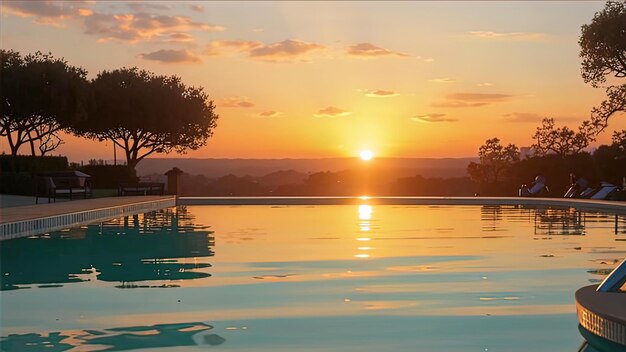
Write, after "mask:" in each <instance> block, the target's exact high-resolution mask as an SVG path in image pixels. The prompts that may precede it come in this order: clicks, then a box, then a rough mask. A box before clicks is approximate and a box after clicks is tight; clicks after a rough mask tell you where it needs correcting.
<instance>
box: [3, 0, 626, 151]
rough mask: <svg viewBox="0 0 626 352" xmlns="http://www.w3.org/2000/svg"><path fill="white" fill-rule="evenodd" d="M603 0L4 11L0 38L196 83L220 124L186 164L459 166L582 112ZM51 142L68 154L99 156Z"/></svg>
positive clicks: (73, 6) (91, 146)
mask: <svg viewBox="0 0 626 352" xmlns="http://www.w3.org/2000/svg"><path fill="white" fill-rule="evenodd" d="M603 5H604V4H603V3H602V2H579V1H577V2H497V3H494V2H384V3H382V2H370V1H368V2H261V3H255V2H167V1H157V2H148V1H144V2H104V1H102V2H94V1H73V2H52V1H41V2H37V1H27V2H19V1H3V3H2V15H1V20H2V24H1V25H0V29H1V31H0V43H1V46H2V48H3V49H14V50H18V51H20V52H22V53H28V52H33V51H36V50H41V51H50V52H52V53H53V54H54V55H56V56H63V57H65V58H66V59H67V60H68V61H69V62H70V63H71V64H74V65H79V66H82V67H84V68H86V69H87V70H88V71H89V73H90V77H93V76H95V74H96V73H97V72H98V71H100V70H103V69H113V68H118V67H121V66H139V67H142V68H146V69H148V70H151V71H154V72H157V73H162V74H176V75H179V76H181V77H182V78H183V80H184V81H185V82H186V83H188V84H191V85H200V86H203V87H205V89H206V91H207V92H208V93H209V94H210V96H211V97H212V99H213V100H214V101H215V102H216V105H217V112H218V113H219V115H220V119H219V121H218V127H217V129H216V130H215V136H214V137H213V138H212V139H211V140H210V141H209V143H208V145H207V146H206V147H204V148H202V149H200V150H197V151H192V152H190V153H188V154H187V156H190V157H198V158H202V157H209V158H210V157H245V158H264V157H335V156H356V155H358V153H359V151H360V150H362V149H371V150H373V151H374V153H375V154H376V155H377V156H391V157H460V156H474V155H476V153H477V149H478V147H479V146H480V145H481V144H482V143H483V142H484V140H486V139H487V138H491V137H496V136H497V137H499V138H501V139H502V140H503V141H504V142H505V143H515V144H517V145H518V146H527V145H529V144H530V143H531V142H532V141H531V135H532V133H533V131H534V129H535V128H536V127H537V126H538V125H539V122H540V121H541V118H542V117H548V116H549V117H555V118H556V120H557V123H559V124H567V125H568V126H570V127H573V128H575V127H576V126H577V125H578V124H579V123H580V121H582V120H583V119H585V118H588V116H589V111H590V109H591V108H592V107H593V106H594V105H597V104H599V103H600V102H601V101H602V99H603V90H601V89H594V88H591V87H590V86H588V85H586V84H584V82H583V80H582V78H581V77H580V60H579V58H578V44H577V41H578V36H579V33H580V26H581V25H582V24H585V23H588V22H589V21H590V20H591V18H592V16H593V14H594V13H595V12H596V11H598V10H600V9H601V8H602V7H603ZM624 128H626V118H625V117H624V116H619V117H614V118H613V120H612V121H611V124H610V126H609V132H610V131H613V130H617V129H624ZM64 139H65V142H66V143H65V144H64V145H63V146H62V147H61V148H60V149H59V153H62V154H64V155H68V156H69V157H70V159H71V160H81V159H82V160H87V159H90V158H103V159H112V158H113V146H112V144H111V143H110V142H109V143H101V142H93V141H86V140H84V139H80V138H76V137H71V136H67V137H66V138H64ZM609 140H610V133H605V134H604V135H603V136H601V138H600V142H604V143H606V142H607V141H609ZM2 143H3V144H2V145H1V147H2V150H6V148H7V146H6V143H5V142H4V141H2ZM23 152H25V150H24V151H23ZM157 156H158V155H157ZM170 156H172V157H173V156H176V155H175V154H171V155H170Z"/></svg>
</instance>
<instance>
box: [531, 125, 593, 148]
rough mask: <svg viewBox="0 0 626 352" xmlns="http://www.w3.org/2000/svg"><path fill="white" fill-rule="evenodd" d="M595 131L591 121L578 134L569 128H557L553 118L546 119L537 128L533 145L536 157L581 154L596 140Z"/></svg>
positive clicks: (581, 126)
mask: <svg viewBox="0 0 626 352" xmlns="http://www.w3.org/2000/svg"><path fill="white" fill-rule="evenodd" d="M594 133H595V130H594V128H593V127H592V126H591V124H590V122H589V121H584V122H583V123H582V124H581V125H580V126H579V127H578V132H576V131H574V130H571V129H570V128H568V127H567V126H563V127H560V128H556V127H555V125H554V119H553V118H545V119H543V121H542V122H541V126H539V127H537V130H536V131H535V134H534V135H533V139H534V140H535V142H534V144H533V145H532V147H533V149H534V152H535V154H536V155H540V156H541V155H546V154H556V155H559V156H561V157H565V156H566V155H573V154H577V153H580V152H581V151H583V150H584V149H585V148H587V147H588V146H589V143H591V142H593V141H594V140H595V137H594Z"/></svg>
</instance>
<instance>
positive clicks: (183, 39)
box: [163, 33, 194, 43]
mask: <svg viewBox="0 0 626 352" xmlns="http://www.w3.org/2000/svg"><path fill="white" fill-rule="evenodd" d="M163 41H164V42H167V43H190V42H193V41H194V38H193V36H192V35H191V34H187V33H170V34H169V36H168V37H167V39H164V40H163Z"/></svg>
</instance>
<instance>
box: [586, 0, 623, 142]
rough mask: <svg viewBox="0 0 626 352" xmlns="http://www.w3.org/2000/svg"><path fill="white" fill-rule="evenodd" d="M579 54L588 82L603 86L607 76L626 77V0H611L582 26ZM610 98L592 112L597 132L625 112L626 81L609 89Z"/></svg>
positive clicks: (592, 122) (607, 90)
mask: <svg viewBox="0 0 626 352" xmlns="http://www.w3.org/2000/svg"><path fill="white" fill-rule="evenodd" d="M578 43H579V44H580V57H581V58H582V59H583V61H582V68H581V73H582V77H583V79H584V80H585V83H590V84H591V85H592V86H593V87H600V86H601V85H602V84H603V83H605V82H606V78H607V76H614V77H617V78H624V77H626V2H624V1H623V0H622V1H618V0H609V1H608V2H607V3H606V6H605V7H604V9H603V10H602V11H600V12H597V13H596V14H595V16H594V17H593V19H592V21H591V23H590V24H586V25H583V26H582V31H581V36H580V39H579V41H578ZM606 93H607V99H606V100H605V101H604V102H603V103H602V104H600V106H598V107H596V108H594V109H593V110H592V112H591V124H592V126H594V128H595V130H596V131H595V133H596V134H598V133H600V132H602V131H603V130H604V129H605V128H606V127H607V126H608V119H609V118H610V117H611V116H612V115H613V114H615V113H616V112H619V111H626V84H621V85H614V86H609V87H607V88H606Z"/></svg>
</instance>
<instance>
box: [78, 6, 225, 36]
mask: <svg viewBox="0 0 626 352" xmlns="http://www.w3.org/2000/svg"><path fill="white" fill-rule="evenodd" d="M84 26H85V33H86V34H90V35H94V36H96V37H98V41H99V42H107V41H121V42H129V43H137V42H140V41H159V40H169V39H170V36H171V35H172V34H179V33H184V32H190V31H202V32H219V31H223V30H224V27H222V26H218V25H213V24H209V23H204V22H195V21H193V20H192V19H191V18H189V17H187V16H167V15H152V14H148V13H136V14H118V15H111V14H102V13H93V14H92V15H91V16H86V17H84Z"/></svg>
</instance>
